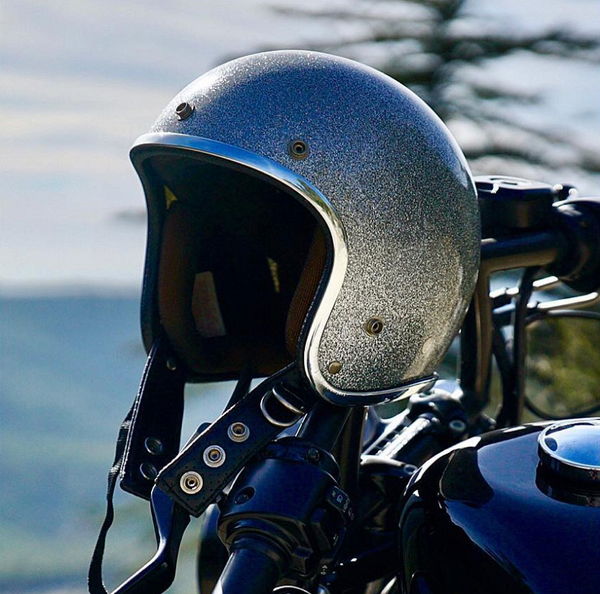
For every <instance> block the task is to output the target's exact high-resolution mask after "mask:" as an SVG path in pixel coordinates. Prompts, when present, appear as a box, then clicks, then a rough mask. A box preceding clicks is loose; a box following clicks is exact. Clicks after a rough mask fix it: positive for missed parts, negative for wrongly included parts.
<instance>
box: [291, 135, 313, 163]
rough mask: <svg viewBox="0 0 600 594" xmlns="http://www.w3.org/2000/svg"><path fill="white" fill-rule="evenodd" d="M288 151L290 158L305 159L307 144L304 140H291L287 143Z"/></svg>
mask: <svg viewBox="0 0 600 594" xmlns="http://www.w3.org/2000/svg"><path fill="white" fill-rule="evenodd" d="M288 153H289V154H290V157H292V159H296V160H302V159H306V157H308V144H306V142H304V140H292V141H290V143H289V144H288Z"/></svg>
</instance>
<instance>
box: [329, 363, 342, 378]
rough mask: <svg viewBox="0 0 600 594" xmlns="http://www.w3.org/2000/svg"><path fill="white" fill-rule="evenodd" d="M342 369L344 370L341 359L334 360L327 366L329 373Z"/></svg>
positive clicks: (333, 373)
mask: <svg viewBox="0 0 600 594" xmlns="http://www.w3.org/2000/svg"><path fill="white" fill-rule="evenodd" d="M341 370H342V363H340V362H339V361H332V362H331V363H330V364H329V365H328V366H327V371H329V373H331V374H332V375H335V374H336V373H339V372H340V371H341Z"/></svg>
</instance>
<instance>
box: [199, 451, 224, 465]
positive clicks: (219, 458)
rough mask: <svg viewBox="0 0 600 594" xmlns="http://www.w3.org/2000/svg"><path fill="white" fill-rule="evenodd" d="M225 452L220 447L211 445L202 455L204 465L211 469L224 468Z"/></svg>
mask: <svg viewBox="0 0 600 594" xmlns="http://www.w3.org/2000/svg"><path fill="white" fill-rule="evenodd" d="M225 458H226V455H225V450H224V449H223V448H222V447H221V446H218V445H210V446H208V447H207V448H206V449H205V450H204V453H203V454H202V459H203V460H204V464H206V465H207V466H210V467H211V468H218V467H219V466H223V464H224V463H225Z"/></svg>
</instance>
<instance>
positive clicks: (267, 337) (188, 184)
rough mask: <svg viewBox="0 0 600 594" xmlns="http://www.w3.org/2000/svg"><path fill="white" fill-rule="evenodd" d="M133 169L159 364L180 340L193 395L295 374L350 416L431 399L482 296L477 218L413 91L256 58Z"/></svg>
mask: <svg viewBox="0 0 600 594" xmlns="http://www.w3.org/2000/svg"><path fill="white" fill-rule="evenodd" d="M131 158H132V161H133V164H134V166H135V168H136V170H137V172H138V174H139V176H140V178H141V181H142V184H143V186H144V190H145V194H146V200H147V206H148V244H147V254H146V268H145V275H144V288H143V297H142V328H143V334H144V341H145V344H146V347H147V348H148V349H149V348H150V346H151V344H152V343H153V341H154V340H155V339H156V338H157V337H158V336H159V335H162V334H166V336H167V338H168V340H169V342H170V344H171V346H172V348H173V349H174V350H175V352H176V353H177V354H178V355H179V357H180V358H181V359H182V360H183V361H184V362H185V364H186V366H187V369H188V370H189V379H190V380H195V381H214V380H217V379H226V378H233V377H235V376H237V375H239V373H240V371H241V370H242V369H248V368H250V369H251V372H252V373H253V374H254V375H255V376H267V375H271V374H272V373H274V372H275V371H277V370H279V369H281V368H282V367H283V366H285V365H286V364H289V363H290V362H294V361H295V362H296V364H297V366H298V368H299V369H300V370H301V373H302V374H303V375H304V376H305V378H306V379H307V380H308V382H310V384H311V385H312V387H313V388H314V389H315V390H316V391H317V392H318V393H319V394H320V395H321V396H322V397H324V398H325V399H327V400H329V401H331V402H334V403H337V404H368V403H374V402H382V401H387V400H391V399H395V398H398V397H400V396H402V395H409V394H411V393H413V392H415V391H418V390H420V389H423V387H424V386H426V385H428V384H429V383H430V382H431V380H432V377H433V374H434V370H435V368H436V366H437V365H438V364H439V362H440V360H441V358H442V357H443V355H444V354H445V352H446V350H447V349H448V347H449V345H450V342H451V340H452V338H453V337H454V335H455V334H456V333H457V331H458V329H459V327H460V324H461V322H462V320H463V317H464V314H465V312H466V309H467V306H468V303H469V300H470V297H471V294H472V291H473V288H474V284H475V280H476V276H477V271H478V265H479V239H480V232H479V212H478V205H477V199H476V193H475V189H474V185H473V181H472V179H471V175H470V172H469V169H468V167H467V164H466V162H465V159H464V157H463V155H462V153H461V151H460V149H459V147H458V146H457V144H456V142H455V141H454V139H453V138H452V137H451V136H450V134H449V132H448V130H447V129H446V127H445V126H444V124H443V123H442V122H441V121H440V120H439V118H438V117H437V116H436V115H435V114H434V113H433V112H432V111H431V109H429V108H428V107H427V106H426V105H425V104H424V103H423V102H422V101H421V100H420V99H419V98H418V97H417V96H415V95H414V94H413V93H412V92H411V91H409V90H407V89H406V88H405V87H403V86H402V85H401V84H399V83H398V82H396V81H394V80H393V79H391V78H389V77H388V76H386V75H384V74H382V73H380V72H378V71H376V70H374V69H372V68H369V67H366V66H364V65H361V64H358V63H356V62H353V61H351V60H347V59H343V58H339V57H335V56H330V55H326V54H322V53H315V52H309V51H277V52H267V53H261V54H255V55H251V56H247V57H244V58H240V59H237V60H234V61H232V62H228V63H226V64H224V65H222V66H219V67H217V68H215V69H214V70H212V71H210V72H208V73H207V74H205V75H204V76H201V77H200V78H198V79H197V80H195V81H194V82H193V83H191V84H190V85H189V86H187V87H186V88H185V89H183V90H182V91H181V92H180V93H179V94H178V95H177V96H176V97H175V98H174V99H173V100H172V101H171V103H169V105H167V107H166V109H165V110H164V111H163V112H162V113H161V115H160V116H159V118H158V120H157V121H156V122H155V124H154V125H153V127H152V129H151V131H150V133H148V134H145V135H143V136H141V137H140V138H139V139H138V140H137V141H136V143H135V145H134V146H133V148H132V150H131Z"/></svg>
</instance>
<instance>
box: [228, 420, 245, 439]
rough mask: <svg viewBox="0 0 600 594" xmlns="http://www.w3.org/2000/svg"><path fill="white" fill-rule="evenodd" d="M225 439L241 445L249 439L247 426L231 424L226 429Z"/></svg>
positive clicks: (237, 423) (238, 423)
mask: <svg viewBox="0 0 600 594" xmlns="http://www.w3.org/2000/svg"><path fill="white" fill-rule="evenodd" d="M227 437H229V439H231V441H235V442H237V443H242V442H243V441H246V440H247V439H248V437H250V429H248V426H247V425H244V423H240V422H239V421H238V422H236V423H231V425H229V428H228V429H227Z"/></svg>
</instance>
